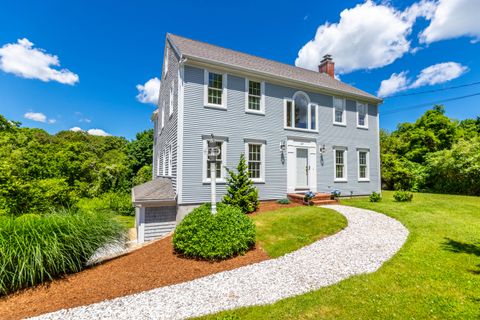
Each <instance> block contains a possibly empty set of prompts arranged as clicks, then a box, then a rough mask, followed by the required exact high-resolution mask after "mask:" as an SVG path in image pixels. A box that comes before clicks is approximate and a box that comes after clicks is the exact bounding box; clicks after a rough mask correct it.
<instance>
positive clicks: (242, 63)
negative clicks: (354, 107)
mask: <svg viewBox="0 0 480 320" xmlns="http://www.w3.org/2000/svg"><path fill="white" fill-rule="evenodd" d="M167 37H168V39H170V41H171V43H172V44H173V46H174V47H175V48H176V49H177V50H178V51H180V53H181V54H182V55H183V56H186V57H187V58H188V57H190V58H193V59H195V58H198V59H200V60H207V61H210V62H213V63H219V64H224V65H230V66H233V67H238V68H241V69H246V70H250V71H255V72H258V73H263V74H265V75H270V76H274V77H281V78H284V79H285V80H296V81H300V82H303V83H306V84H310V85H313V86H316V87H319V88H323V89H328V90H332V91H337V92H339V93H340V92H343V93H347V94H351V95H354V96H358V97H362V98H366V99H368V100H376V101H377V102H381V101H382V100H381V99H380V98H378V97H376V96H374V95H372V94H370V93H367V92H365V91H363V90H360V89H357V88H355V87H352V86H351V85H348V84H346V83H343V82H341V81H339V80H337V79H334V78H332V77H330V76H329V75H327V74H325V73H320V72H316V71H311V70H307V69H303V68H299V67H295V66H292V65H288V64H284V63H280V62H277V61H273V60H268V59H264V58H260V57H257V56H253V55H249V54H246V53H242V52H238V51H234V50H231V49H227V48H223V47H219V46H216V45H212V44H208V43H205V42H200V41H196V40H192V39H188V38H184V37H181V36H177V35H174V34H171V33H169V34H167ZM334 58H335V57H334Z"/></svg>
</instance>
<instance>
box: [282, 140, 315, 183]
mask: <svg viewBox="0 0 480 320" xmlns="http://www.w3.org/2000/svg"><path fill="white" fill-rule="evenodd" d="M297 149H307V150H308V152H307V154H308V165H309V166H310V167H309V170H308V177H307V181H308V185H307V186H305V187H307V189H308V190H310V191H313V192H316V191H317V143H316V139H314V138H303V137H288V138H287V193H294V192H298V191H307V189H304V188H302V189H301V190H299V189H297Z"/></svg>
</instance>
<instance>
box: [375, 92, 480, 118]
mask: <svg viewBox="0 0 480 320" xmlns="http://www.w3.org/2000/svg"><path fill="white" fill-rule="evenodd" d="M475 96H480V92H477V93H472V94H468V95H465V96H459V97H454V98H449V99H443V100H437V101H432V102H426V103H422V104H417V105H413V106H409V107H405V108H399V109H395V110H391V111H387V112H382V113H381V115H389V114H394V113H398V112H402V111H406V110H412V109H417V108H422V107H427V106H431V105H435V104H439V103H443V102H449V101H456V100H462V99H467V98H471V97H475Z"/></svg>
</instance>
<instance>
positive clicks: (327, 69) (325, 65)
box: [318, 54, 335, 78]
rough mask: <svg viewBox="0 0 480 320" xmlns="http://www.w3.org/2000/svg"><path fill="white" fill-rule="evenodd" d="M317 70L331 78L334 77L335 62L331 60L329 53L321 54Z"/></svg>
mask: <svg viewBox="0 0 480 320" xmlns="http://www.w3.org/2000/svg"><path fill="white" fill-rule="evenodd" d="M318 71H319V72H320V73H326V74H328V75H329V76H330V77H332V78H334V77H335V62H333V60H332V56H331V55H329V54H326V55H324V56H323V60H322V61H321V62H320V65H319V66H318Z"/></svg>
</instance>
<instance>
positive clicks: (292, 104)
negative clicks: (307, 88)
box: [285, 92, 317, 130]
mask: <svg viewBox="0 0 480 320" xmlns="http://www.w3.org/2000/svg"><path fill="white" fill-rule="evenodd" d="M285 127H287V128H295V129H305V130H317V105H315V104H312V103H310V99H309V98H308V96H307V95H306V94H305V93H303V92H297V93H296V94H295V95H294V96H293V100H290V99H286V100H285Z"/></svg>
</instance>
